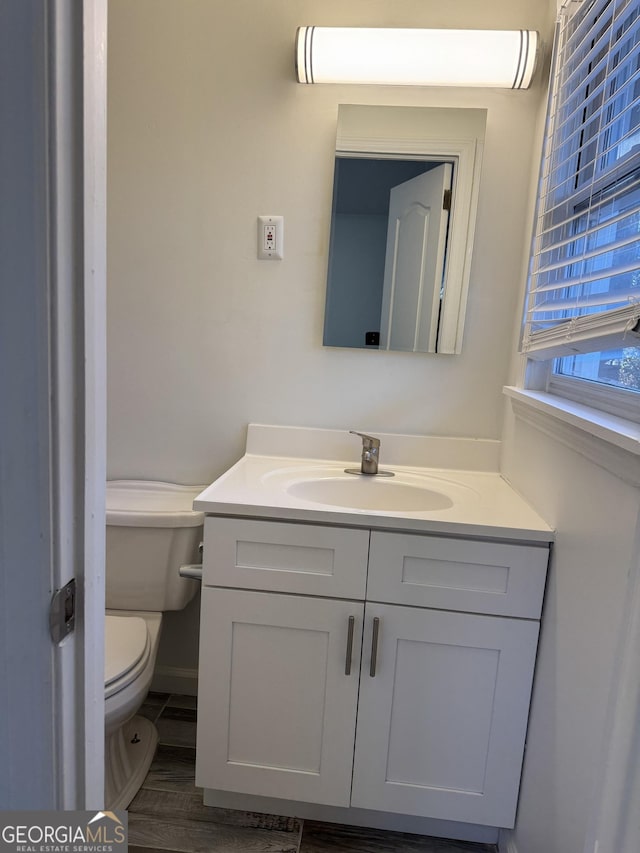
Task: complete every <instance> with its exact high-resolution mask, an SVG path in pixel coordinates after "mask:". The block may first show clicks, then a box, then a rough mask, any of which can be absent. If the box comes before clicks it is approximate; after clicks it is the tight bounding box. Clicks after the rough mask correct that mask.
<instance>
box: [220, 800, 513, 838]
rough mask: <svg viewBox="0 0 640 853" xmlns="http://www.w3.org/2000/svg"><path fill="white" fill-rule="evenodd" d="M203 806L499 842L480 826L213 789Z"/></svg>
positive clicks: (495, 834) (487, 828) (495, 833)
mask: <svg viewBox="0 0 640 853" xmlns="http://www.w3.org/2000/svg"><path fill="white" fill-rule="evenodd" d="M203 802H204V805H205V806H213V807H216V808H224V809H239V810H240V811H249V812H263V813H266V814H277V815H283V816H287V817H297V818H302V819H303V820H321V821H326V822H328V823H344V824H349V825H350V826H367V827H372V828H374V829H385V830H394V831H396V832H411V833H417V834H419V835H432V836H435V837H437V838H452V839H456V840H458V841H475V842H479V843H482V844H496V843H497V841H498V829H497V828H496V827H493V826H478V825H476V824H473V823H457V822H455V821H449V820H436V819H434V818H427V817H416V816H413V815H397V814H391V813H388V812H379V811H370V810H368V809H358V808H351V807H346V808H342V807H339V806H323V805H320V804H318V803H302V802H297V801H293V800H282V799H277V798H275V797H263V796H258V795H254V794H236V793H233V792H231V791H216V790H213V789H211V788H205V789H204V792H203Z"/></svg>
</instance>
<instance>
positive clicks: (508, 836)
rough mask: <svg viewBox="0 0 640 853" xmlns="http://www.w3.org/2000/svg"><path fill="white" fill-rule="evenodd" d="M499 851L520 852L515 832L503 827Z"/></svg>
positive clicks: (506, 852)
mask: <svg viewBox="0 0 640 853" xmlns="http://www.w3.org/2000/svg"><path fill="white" fill-rule="evenodd" d="M498 853H518V848H517V847H516V842H515V841H514V839H513V832H512V831H511V830H510V829H501V830H500V835H499V836H498Z"/></svg>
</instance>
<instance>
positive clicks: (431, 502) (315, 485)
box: [287, 476, 453, 512]
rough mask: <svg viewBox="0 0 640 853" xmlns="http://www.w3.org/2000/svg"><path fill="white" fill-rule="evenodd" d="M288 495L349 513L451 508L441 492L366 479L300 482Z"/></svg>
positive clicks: (339, 478) (292, 485) (378, 479)
mask: <svg viewBox="0 0 640 853" xmlns="http://www.w3.org/2000/svg"><path fill="white" fill-rule="evenodd" d="M287 492H288V493H289V494H290V495H292V496H293V497H296V498H301V499H302V500H305V501H312V502H313V503H320V504H325V505H328V506H343V507H349V508H350V509H373V510H386V511H387V512H428V511H429V510H437V509H449V507H452V506H453V501H452V500H451V498H449V497H448V496H447V495H445V494H442V492H435V491H432V490H431V489H425V488H422V487H420V486H412V485H408V484H407V483H399V482H397V481H395V480H390V479H389V480H387V479H382V478H378V477H367V476H353V477H348V479H347V478H344V477H335V478H332V477H324V478H322V479H319V480H303V481H299V482H297V483H292V484H291V485H290V486H289V487H288V488H287Z"/></svg>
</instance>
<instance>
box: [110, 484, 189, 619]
mask: <svg viewBox="0 0 640 853" xmlns="http://www.w3.org/2000/svg"><path fill="white" fill-rule="evenodd" d="M202 489H203V486H178V485H174V484H173V483H154V482H150V481H146V480H110V481H109V482H107V494H106V508H107V537H106V538H107V543H106V606H107V608H111V609H114V610H148V611H163V610H181V609H182V608H183V607H184V606H185V605H186V604H187V603H188V602H189V601H190V600H191V599H192V598H193V596H194V595H195V594H196V592H197V591H198V589H199V586H200V584H199V582H198V581H194V580H189V579H187V578H181V577H180V576H179V574H178V569H179V567H180V566H182V565H186V564H189V563H200V562H202V561H201V559H200V556H199V554H198V545H199V544H200V542H201V541H202V528H203V524H204V513H202V512H194V510H193V509H192V508H191V507H192V504H193V499H194V498H195V497H196V495H198V494H200V492H201V491H202Z"/></svg>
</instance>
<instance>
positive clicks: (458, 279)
mask: <svg viewBox="0 0 640 853" xmlns="http://www.w3.org/2000/svg"><path fill="white" fill-rule="evenodd" d="M485 117H486V112H485V111H484V110H453V109H423V108H414V107H368V106H352V105H341V106H340V107H339V116H338V143H337V146H336V148H337V150H336V160H335V172H334V191H333V209H332V217H331V236H330V248H329V269H328V277H327V297H326V308H325V328H324V344H325V346H339V347H365V348H370V349H385V350H401V351H408V352H432V353H435V352H446V353H453V352H460V349H461V345H462V326H463V322H464V304H465V301H466V290H467V286H468V275H469V263H470V259H471V251H470V248H471V241H472V239H473V233H472V229H473V222H474V218H475V208H476V202H477V185H478V180H479V165H480V153H481V148H482V140H483V137H484V123H485Z"/></svg>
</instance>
